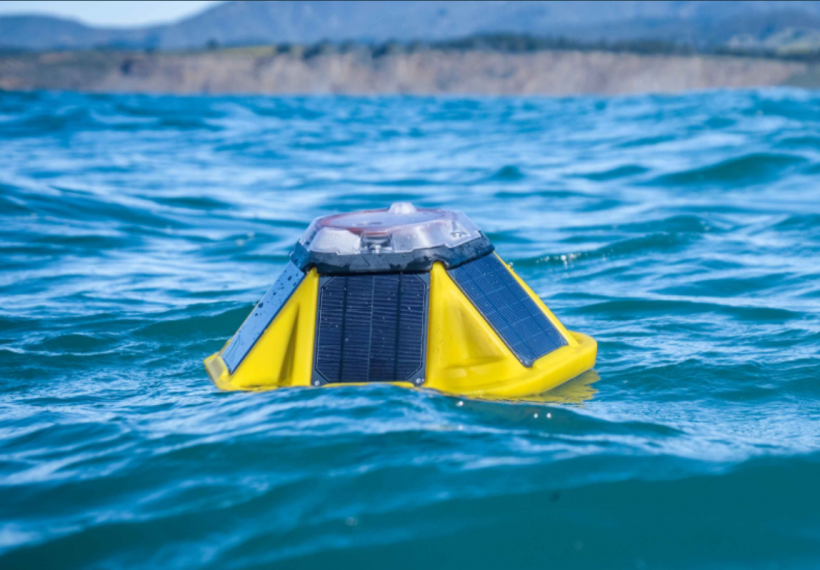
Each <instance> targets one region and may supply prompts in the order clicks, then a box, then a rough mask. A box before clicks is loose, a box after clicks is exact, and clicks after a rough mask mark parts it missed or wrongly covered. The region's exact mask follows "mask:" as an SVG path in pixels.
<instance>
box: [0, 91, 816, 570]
mask: <svg viewBox="0 0 820 570" xmlns="http://www.w3.org/2000/svg"><path fill="white" fill-rule="evenodd" d="M0 160H1V161H2V162H0V568H9V569H10V568H38V569H39V568H125V567H129V568H130V567H136V568H166V567H168V568H185V569H188V568H263V567H275V568H322V569H327V568H377V567H380V568H416V567H423V568H471V569H484V568H492V569H500V568H559V567H574V568H575V567H577V568H596V569H598V568H637V569H643V568H693V567H698V568H801V567H802V568H817V567H818V566H820V362H818V349H820V96H818V95H817V94H816V93H812V92H807V91H799V90H761V91H736V92H730V91H714V92H704V93H695V94H687V95H674V96H671V95H670V96H631V97H619V98H599V97H579V98H565V99H551V98H495V99H494V98H404V97H367V98H336V97H317V98H270V97H174V96H132V95H116V96H115V95H111V96H108V95H83V94H72V93H27V94H19V93H0ZM397 201H409V202H412V203H413V204H415V205H416V206H418V207H444V208H454V209H460V210H462V211H464V212H465V213H466V214H467V215H468V216H469V217H470V218H472V219H473V220H474V221H475V222H476V223H478V224H479V226H480V227H481V228H483V229H484V230H485V232H486V233H487V235H488V236H489V237H490V239H491V240H492V241H493V242H494V243H495V245H496V247H497V251H498V252H499V254H500V255H501V256H502V257H503V258H504V259H506V260H507V261H509V262H512V263H513V265H514V268H515V270H516V271H517V272H518V273H519V274H520V275H521V276H522V277H523V278H524V279H525V280H526V281H527V282H528V283H529V284H530V285H531V286H532V288H533V289H534V290H535V291H536V292H537V293H538V294H539V295H540V296H541V297H542V298H543V299H544V300H545V302H546V303H547V305H548V306H550V308H551V309H552V310H553V311H554V312H555V314H556V315H557V316H558V317H559V318H560V319H562V320H563V322H564V323H565V324H566V325H567V327H568V328H570V329H572V330H577V331H581V332H584V333H586V334H589V335H592V336H594V337H595V338H596V339H597V340H598V343H599V351H598V362H597V365H596V366H595V370H594V371H593V372H590V373H587V374H585V375H583V376H582V377H580V378H578V379H576V380H575V381H573V382H570V383H569V384H567V385H566V386H564V387H562V388H560V389H557V390H555V391H553V392H551V393H548V394H545V395H541V396H538V397H534V398H531V399H527V400H518V401H512V402H503V401H485V400H475V399H468V398H458V397H453V396H447V395H442V394H439V393H436V392H433V391H426V390H409V389H403V388H396V387H391V386H384V385H371V386H366V387H346V388H339V389H284V390H279V391H271V392H262V393H228V392H220V391H219V390H217V389H216V388H215V387H214V386H213V385H212V384H211V382H210V381H209V379H208V377H207V375H206V373H205V369H204V367H203V364H202V360H203V358H205V357H206V356H208V355H209V354H211V353H213V352H215V351H217V350H218V349H219V348H220V347H221V346H222V345H223V343H224V342H225V341H226V340H227V339H228V338H229V337H230V336H231V335H232V334H233V333H234V332H235V331H236V329H237V328H238V327H239V325H240V324H241V323H242V321H243V320H244V318H245V317H246V315H247V314H248V313H249V311H250V310H251V308H252V307H253V305H254V304H255V302H256V301H257V300H259V298H260V297H261V296H262V295H263V294H264V292H265V291H266V289H267V288H268V287H269V286H270V285H271V284H272V283H273V282H274V280H275V278H276V276H277V274H278V273H279V272H280V271H281V270H282V268H283V267H284V265H285V264H286V263H287V261H288V253H289V251H290V249H291V247H292V246H293V244H294V243H295V241H296V240H297V239H298V237H299V236H300V234H301V232H302V231H303V230H304V229H305V227H306V226H307V225H308V223H309V222H310V221H311V220H312V219H313V218H315V217H317V216H323V215H327V214H330V213H333V212H344V211H349V210H358V209H363V208H380V207H386V206H389V205H390V204H391V203H392V202H397Z"/></svg>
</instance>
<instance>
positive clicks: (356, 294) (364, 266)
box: [205, 203, 597, 397]
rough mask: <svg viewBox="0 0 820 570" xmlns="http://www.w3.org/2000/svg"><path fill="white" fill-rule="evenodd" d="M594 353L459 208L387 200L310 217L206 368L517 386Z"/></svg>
mask: <svg viewBox="0 0 820 570" xmlns="http://www.w3.org/2000/svg"><path fill="white" fill-rule="evenodd" d="M596 352H597V345H596V343H595V341H594V340H593V339H592V338H590V337H588V336H586V335H582V334H580V333H575V332H571V331H568V330H567V329H566V328H564V326H563V325H562V324H561V322H560V321H559V320H558V319H557V318H556V317H555V315H553V314H552V312H551V311H550V310H549V309H548V308H547V307H546V305H544V303H543V302H542V301H541V299H539V298H538V296H537V295H535V293H533V291H532V290H531V289H530V288H529V287H527V285H526V284H525V283H524V282H523V281H522V280H521V279H520V278H519V277H518V276H517V275H516V274H515V273H514V272H513V270H512V269H511V268H510V267H509V266H508V265H506V264H505V263H504V262H503V261H502V260H501V258H499V257H498V256H497V255H496V253H495V252H494V248H493V246H492V244H491V243H490V241H489V240H488V239H487V237H486V236H485V235H484V234H483V233H482V232H481V231H480V230H479V229H478V227H477V226H476V225H475V224H474V223H473V222H472V221H471V220H469V218H467V217H466V216H465V215H464V214H462V213H460V212H453V211H448V210H438V209H416V208H414V207H413V206H412V205H411V204H408V203H399V204H394V205H393V206H391V207H390V208H389V209H386V210H371V211H365V212H354V213H351V214H340V215H336V216H327V217H323V218H318V219H317V220H315V221H314V222H313V223H312V224H311V225H310V227H309V228H308V229H307V231H306V232H305V234H304V235H303V236H302V238H300V240H299V242H298V243H297V245H296V247H295V248H294V250H293V252H292V253H291V262H290V263H289V264H288V265H287V266H286V268H285V270H284V271H283V272H282V274H281V275H280V276H279V278H278V279H277V280H276V283H275V284H274V285H273V287H271V289H270V290H269V291H268V292H267V293H266V294H265V296H264V297H263V298H262V300H261V301H260V302H259V303H258V304H257V306H256V307H255V308H254V310H253V311H252V312H251V314H250V315H249V316H248V318H247V319H246V320H245V322H244V323H243V324H242V326H241V327H240V329H239V331H237V333H236V334H235V335H234V336H233V338H231V339H230V340H229V341H228V342H227V343H226V344H225V346H224V347H223V348H222V350H220V351H219V352H217V353H216V354H214V355H212V356H210V357H208V358H207V359H206V360H205V367H206V370H207V371H208V374H209V376H210V377H211V379H212V380H213V381H214V383H215V384H216V385H217V386H218V387H219V388H222V389H225V390H267V389H273V388H281V387H286V386H332V385H344V384H348V385H349V384H367V383H373V382H390V383H396V384H399V385H404V386H408V387H411V386H412V387H425V388H432V389H436V390H440V391H443V392H448V393H457V394H464V395H476V396H487V397H516V396H526V395H532V394H539V393H542V392H545V391H547V390H549V389H551V388H554V387H556V386H558V385H560V384H562V383H564V382H566V381H568V380H570V379H572V378H574V377H576V376H578V375H579V374H581V373H583V372H585V371H586V370H589V369H591V368H592V367H593V366H594V364H595V356H596Z"/></svg>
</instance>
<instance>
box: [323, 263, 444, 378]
mask: <svg viewBox="0 0 820 570" xmlns="http://www.w3.org/2000/svg"><path fill="white" fill-rule="evenodd" d="M428 279H429V276H428V275H415V274H383V275H382V274H378V275H346V276H335V277H322V279H321V282H320V285H319V305H318V323H317V331H316V350H315V367H316V373H318V374H319V375H320V380H321V381H324V382H391V381H399V380H415V379H416V378H420V377H421V375H423V372H424V355H425V345H426V342H425V341H426V336H427V297H428V281H427V280H428Z"/></svg>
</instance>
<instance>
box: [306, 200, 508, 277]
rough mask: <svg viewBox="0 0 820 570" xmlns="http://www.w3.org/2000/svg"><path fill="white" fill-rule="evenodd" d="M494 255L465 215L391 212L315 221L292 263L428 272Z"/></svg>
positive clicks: (326, 268)
mask: <svg viewBox="0 0 820 570" xmlns="http://www.w3.org/2000/svg"><path fill="white" fill-rule="evenodd" d="M491 251H493V246H492V245H491V244H490V242H489V240H488V239H487V238H486V237H485V236H484V234H483V233H482V232H481V230H480V229H479V228H478V226H477V225H476V224H475V223H473V221H472V220H470V219H469V218H468V217H467V216H466V215H464V214H463V213H462V212H458V211H454V210H440V209H435V208H416V207H415V206H413V204H411V203H409V202H397V203H395V204H393V205H392V206H390V207H389V208H383V209H379V210H364V211H360V212H351V213H347V214H335V215H331V216H324V217H321V218H316V219H315V220H313V222H312V223H311V224H310V226H309V227H308V229H307V230H306V231H305V233H304V234H303V235H302V237H301V238H300V239H299V241H298V243H297V244H296V247H295V248H294V251H293V253H292V254H291V259H292V260H293V261H294V263H296V265H298V266H299V267H300V268H301V269H302V270H306V269H308V268H309V267H312V266H315V267H317V269H318V271H319V273H320V274H341V273H383V272H390V273H393V272H408V271H429V270H430V268H431V267H432V264H433V263H434V262H435V261H441V262H442V263H444V265H445V266H447V267H448V268H449V267H457V266H458V265H461V264H463V263H466V262H467V261H470V260H472V259H475V258H476V257H480V256H482V255H486V254H487V253H490V252H491Z"/></svg>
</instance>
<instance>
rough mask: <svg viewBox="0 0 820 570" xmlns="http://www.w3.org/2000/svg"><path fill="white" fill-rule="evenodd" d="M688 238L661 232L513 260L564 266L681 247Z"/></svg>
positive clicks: (524, 264) (518, 263) (519, 262)
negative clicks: (592, 247)
mask: <svg viewBox="0 0 820 570" xmlns="http://www.w3.org/2000/svg"><path fill="white" fill-rule="evenodd" d="M690 240H691V238H690V237H689V236H687V235H686V234H680V233H665V232H662V233H654V234H650V235H646V236H641V237H638V238H632V239H627V240H623V241H619V242H616V243H613V244H611V245H607V246H604V247H600V248H598V249H595V250H592V251H580V252H574V253H557V254H553V255H547V256H540V257H529V258H519V259H514V262H515V265H516V266H519V265H520V266H523V267H536V266H538V265H556V266H566V265H570V264H574V263H578V262H582V261H587V260H593V259H607V258H611V257H621V256H630V255H635V254H638V253H646V252H657V253H662V252H666V251H670V250H672V249H675V248H678V247H682V246H684V245H686V244H687V243H689V241H690Z"/></svg>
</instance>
